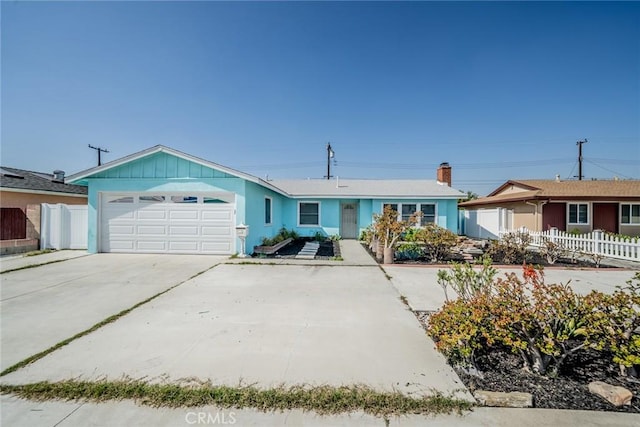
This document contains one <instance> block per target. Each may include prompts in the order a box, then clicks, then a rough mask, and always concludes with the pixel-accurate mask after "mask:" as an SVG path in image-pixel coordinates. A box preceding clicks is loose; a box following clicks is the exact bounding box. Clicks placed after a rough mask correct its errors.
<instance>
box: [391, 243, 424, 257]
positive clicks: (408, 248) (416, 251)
mask: <svg viewBox="0 0 640 427" xmlns="http://www.w3.org/2000/svg"><path fill="white" fill-rule="evenodd" d="M423 255H424V251H423V249H422V246H421V245H419V244H418V243H402V244H401V245H399V246H398V249H396V258H397V259H400V260H402V259H408V260H416V259H418V258H420V257H422V256H423Z"/></svg>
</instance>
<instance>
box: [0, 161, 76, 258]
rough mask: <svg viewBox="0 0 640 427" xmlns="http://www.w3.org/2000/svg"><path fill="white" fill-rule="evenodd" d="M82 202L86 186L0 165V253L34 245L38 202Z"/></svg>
mask: <svg viewBox="0 0 640 427" xmlns="http://www.w3.org/2000/svg"><path fill="white" fill-rule="evenodd" d="M42 203H50V204H57V203H64V204H67V205H86V204H87V188H86V187H84V186H81V185H73V184H65V182H64V172H62V171H54V173H53V174H50V173H42V172H33V171H27V170H23V169H16V168H10V167H5V166H2V167H0V208H1V209H0V231H1V236H0V249H1V253H2V254H6V253H16V252H26V251H30V250H34V249H38V244H39V241H38V239H39V238H40V205H41V204H42Z"/></svg>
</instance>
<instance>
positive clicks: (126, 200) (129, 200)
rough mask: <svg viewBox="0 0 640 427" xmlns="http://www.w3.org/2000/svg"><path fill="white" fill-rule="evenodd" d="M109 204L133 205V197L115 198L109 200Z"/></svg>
mask: <svg viewBox="0 0 640 427" xmlns="http://www.w3.org/2000/svg"><path fill="white" fill-rule="evenodd" d="M109 203H133V196H125V197H116V198H115V199H111V200H109Z"/></svg>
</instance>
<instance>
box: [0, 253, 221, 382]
mask: <svg viewBox="0 0 640 427" xmlns="http://www.w3.org/2000/svg"><path fill="white" fill-rule="evenodd" d="M217 265H218V264H215V265H213V266H211V267H209V268H207V269H205V270H202V271H200V272H198V273H196V274H194V275H193V276H191V277H189V278H188V279H186V280H183V281H182V282H180V283H177V284H175V285H173V286H171V287H170V288H168V289H165V290H164V291H162V292H159V293H157V294H155V295H153V296H151V297H149V298H147V299H145V300H144V301H140V302H139V303H137V304H135V305H133V306H131V307H129V308H127V309H124V310H122V311H121V312H119V313H117V314H114V315H113V316H109V317H107V318H106V319H104V320H102V321H100V322H98V323H96V324H95V325H93V326H92V327H90V328H89V329H86V330H84V331H82V332H79V333H77V334H75V335H74V336H72V337H71V338H67V339H65V340H63V341H60V342H59V343H57V344H55V345H53V346H52V347H49V348H48V349H46V350H44V351H41V352H40V353H36V354H34V355H33V356H29V357H27V358H26V359H24V360H22V361H20V362H18V363H16V364H15V365H12V366H9V367H8V368H7V369H5V370H4V371H2V372H0V377H3V376H5V375H7V374H10V373H12V372H14V371H17V370H18V369H20V368H23V367H25V366H27V365H29V364H31V363H33V362H35V361H36V360H40V359H42V358H43V357H45V356H46V355H48V354H50V353H53V352H54V351H56V350H58V349H59V348H61V347H64V346H65V345H67V344H69V343H71V342H73V341H75V340H77V339H78V338H82V337H84V336H85V335H89V334H90V333H92V332H94V331H96V330H98V329H100V328H102V327H103V326H105V325H108V324H109V323H113V322H115V321H116V320H118V319H119V318H121V317H122V316H126V315H127V314H129V313H130V312H132V311H133V310H135V309H136V308H138V307H140V306H141V305H144V304H146V303H148V302H149V301H152V300H154V299H156V298H158V297H159V296H160V295H164V294H166V293H167V292H169V291H170V290H172V289H175V288H177V287H178V286H180V285H182V284H183V283H185V282H188V281H189V280H191V279H193V278H196V277H198V276H200V275H201V274H203V273H205V272H207V271H209V270H211V269H212V268H214V267H215V266H217Z"/></svg>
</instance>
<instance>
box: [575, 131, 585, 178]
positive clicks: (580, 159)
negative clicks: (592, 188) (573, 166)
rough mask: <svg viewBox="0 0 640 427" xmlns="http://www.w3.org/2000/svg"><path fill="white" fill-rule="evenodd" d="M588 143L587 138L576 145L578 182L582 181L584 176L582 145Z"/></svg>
mask: <svg viewBox="0 0 640 427" xmlns="http://www.w3.org/2000/svg"><path fill="white" fill-rule="evenodd" d="M586 143H587V138H585V139H584V140H583V141H578V142H576V145H577V146H578V181H582V177H583V176H584V175H582V144H586Z"/></svg>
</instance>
